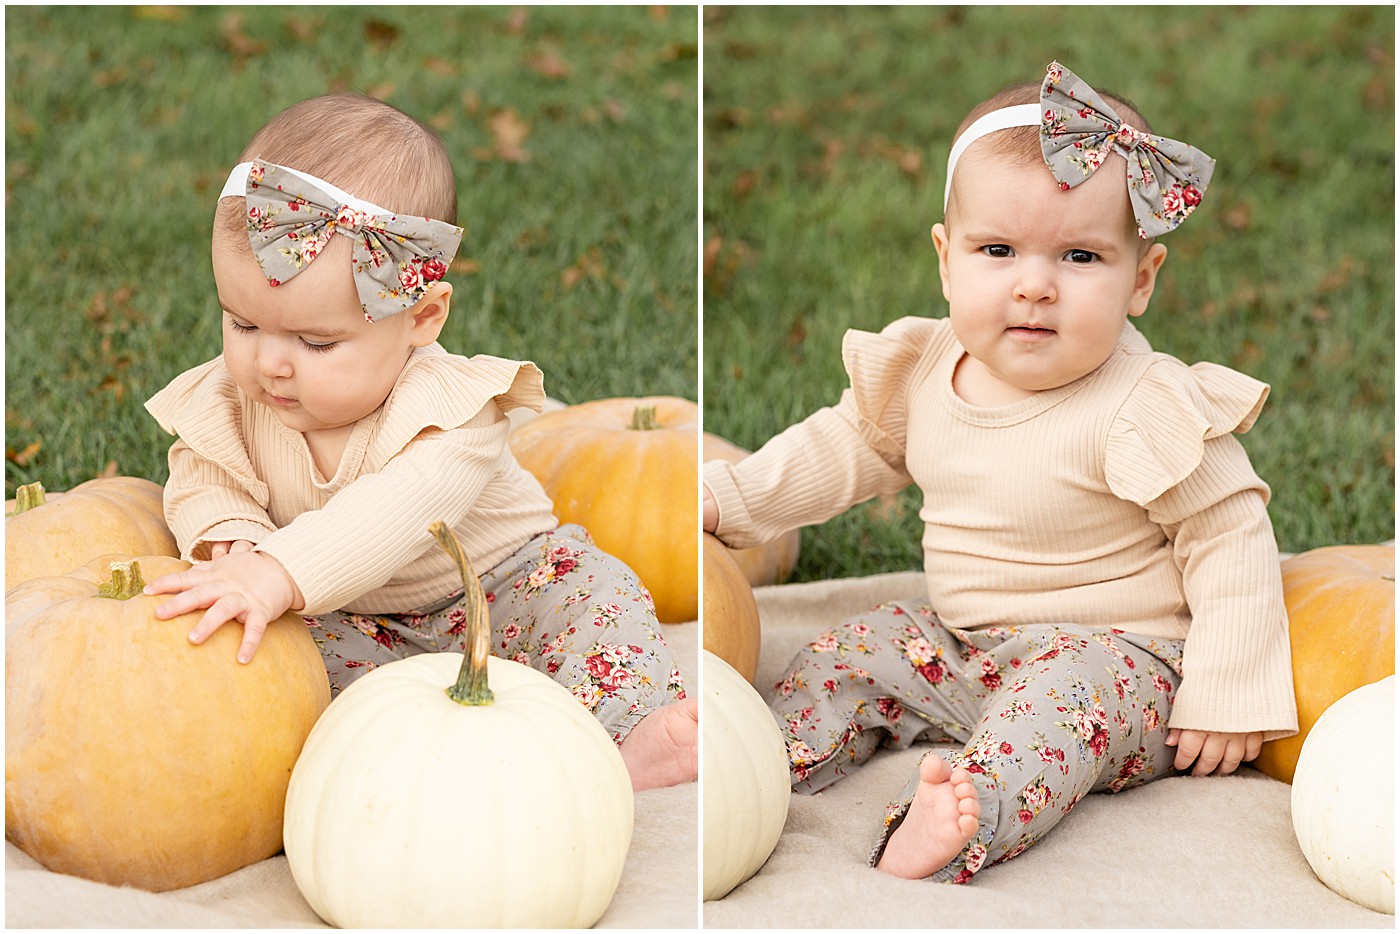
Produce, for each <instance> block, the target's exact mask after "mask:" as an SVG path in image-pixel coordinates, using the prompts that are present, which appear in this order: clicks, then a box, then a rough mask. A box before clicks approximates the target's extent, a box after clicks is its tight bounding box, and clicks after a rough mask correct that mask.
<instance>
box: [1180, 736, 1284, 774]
mask: <svg viewBox="0 0 1400 934" xmlns="http://www.w3.org/2000/svg"><path fill="white" fill-rule="evenodd" d="M1263 742H1264V734H1263V733H1259V732H1255V733H1210V732H1207V731H1205V730H1171V731H1170V732H1168V733H1167V739H1166V744H1167V745H1168V746H1175V747H1176V759H1175V761H1173V763H1172V765H1173V766H1174V767H1175V768H1178V769H1185V768H1187V767H1188V766H1190V765H1191V763H1192V762H1194V763H1196V767H1195V768H1194V769H1192V770H1191V774H1192V775H1229V774H1230V773H1231V772H1233V771H1235V769H1236V768H1238V767H1239V764H1240V763H1241V762H1248V761H1249V760H1251V759H1253V758H1254V757H1255V756H1257V755H1259V747H1260V746H1262V745H1263Z"/></svg>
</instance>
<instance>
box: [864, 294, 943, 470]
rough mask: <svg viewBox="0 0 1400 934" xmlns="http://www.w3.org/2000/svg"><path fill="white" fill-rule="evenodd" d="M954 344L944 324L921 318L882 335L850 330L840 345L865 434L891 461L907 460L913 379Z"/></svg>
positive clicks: (907, 320) (908, 320) (897, 323)
mask: <svg viewBox="0 0 1400 934" xmlns="http://www.w3.org/2000/svg"><path fill="white" fill-rule="evenodd" d="M952 340H953V331H952V328H951V327H950V326H949V324H948V321H947V319H946V318H918V317H906V318H900V319H899V320H897V321H894V322H892V323H891V324H889V325H886V326H885V328H884V329H883V330H881V331H880V333H878V334H875V333H871V332H870V331H856V330H850V331H847V332H846V335H845V337H844V338H843V339H842V341H841V359H842V361H843V362H844V364H845V366H846V373H847V375H849V376H850V379H851V395H852V396H853V398H854V400H855V408H856V412H857V413H858V414H859V416H860V423H861V424H860V428H861V433H862V435H863V436H864V437H865V439H866V441H868V442H869V443H870V444H871V445H872V446H873V447H874V448H875V449H876V450H878V451H880V452H881V453H882V454H884V455H886V456H887V457H888V456H895V457H899V458H903V456H904V437H905V425H906V421H907V414H906V402H905V400H906V397H907V395H908V389H909V383H910V378H911V377H912V376H913V374H914V373H915V371H916V370H917V369H919V367H920V364H921V363H922V362H923V361H925V360H926V359H927V358H928V357H929V355H930V353H931V352H935V351H936V350H937V348H938V347H941V346H945V345H951V343H952Z"/></svg>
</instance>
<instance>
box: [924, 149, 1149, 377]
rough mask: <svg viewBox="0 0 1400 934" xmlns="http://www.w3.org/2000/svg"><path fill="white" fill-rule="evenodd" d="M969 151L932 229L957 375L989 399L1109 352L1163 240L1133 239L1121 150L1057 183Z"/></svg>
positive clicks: (1074, 370) (1083, 366)
mask: <svg viewBox="0 0 1400 934" xmlns="http://www.w3.org/2000/svg"><path fill="white" fill-rule="evenodd" d="M976 151H977V146H976V145H975V144H974V146H973V147H972V148H971V149H969V151H968V155H969V156H972V158H968V159H965V160H964V161H961V162H959V163H958V168H957V177H956V181H955V185H956V189H955V191H956V194H955V199H956V211H955V212H954V215H953V216H952V217H951V219H950V223H949V226H948V227H944V225H942V224H939V225H937V226H936V227H934V231H933V237H934V244H935V246H936V247H937V248H938V258H939V272H940V274H941V275H942V278H943V295H944V297H945V298H947V299H948V305H949V317H950V319H951V321H952V325H953V332H954V333H955V334H956V335H957V338H958V341H959V342H960V343H961V344H962V346H963V348H964V349H965V350H966V351H967V353H968V356H967V358H965V359H964V361H963V363H962V364H961V365H960V367H959V370H960V372H959V377H960V378H964V379H967V380H971V382H969V383H968V385H970V386H977V387H981V388H982V390H985V391H982V390H979V392H978V395H980V396H982V397H983V398H985V399H989V400H992V401H988V402H983V403H980V404H999V403H1005V402H1011V401H1014V400H1016V399H1018V398H1024V397H1025V396H1028V395H1030V394H1031V393H1034V392H1038V391H1042V390H1045V389H1053V388H1055V387H1058V386H1063V385H1065V384H1066V383H1070V382H1073V381H1074V380H1076V379H1078V378H1079V377H1081V376H1084V375H1086V374H1087V373H1089V372H1091V371H1092V370H1094V369H1095V368H1096V367H1098V366H1099V364H1101V363H1103V362H1104V360H1106V359H1108V356H1109V354H1110V353H1112V351H1113V348H1114V346H1115V345H1116V344H1117V342H1118V338H1119V336H1120V335H1121V333H1122V331H1123V322H1124V321H1125V320H1126V318H1127V316H1128V315H1140V314H1142V313H1143V312H1144V311H1146V310H1147V302H1148V300H1149V299H1150V298H1151V296H1152V289H1153V287H1154V285H1155V283H1156V274H1157V269H1158V268H1159V267H1160V266H1161V263H1162V260H1163V258H1165V256H1166V248H1165V247H1163V246H1161V245H1160V244H1154V245H1152V246H1151V247H1149V248H1148V249H1147V250H1146V251H1144V250H1143V245H1142V243H1141V241H1140V240H1139V239H1138V237H1137V232H1136V228H1135V226H1134V225H1133V221H1132V213H1131V207H1130V206H1129V203H1128V191H1127V183H1126V180H1125V171H1126V163H1124V161H1123V160H1122V158H1121V157H1119V156H1116V155H1115V156H1111V157H1110V159H1109V161H1108V162H1106V163H1105V164H1104V165H1103V166H1102V167H1101V168H1100V169H1099V170H1098V171H1097V172H1095V173H1094V175H1093V176H1092V177H1091V178H1089V179H1088V180H1087V181H1084V182H1082V183H1080V184H1079V185H1078V186H1077V187H1075V188H1072V189H1070V190H1068V191H1061V190H1060V188H1059V183H1058V182H1056V181H1055V179H1054V177H1053V176H1051V174H1050V172H1049V171H1048V170H1047V169H1046V168H1045V167H1044V166H1043V165H1018V164H1016V163H1015V162H1014V161H1013V160H1011V159H1008V158H1005V157H987V156H977V155H976ZM963 371H965V372H963ZM955 385H956V383H955Z"/></svg>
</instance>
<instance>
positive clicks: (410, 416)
mask: <svg viewBox="0 0 1400 934" xmlns="http://www.w3.org/2000/svg"><path fill="white" fill-rule="evenodd" d="M544 401H545V396H544V374H543V373H541V372H540V370H539V368H538V367H536V366H535V365H534V364H533V363H530V362H528V361H521V360H506V359H503V358H501V357H492V356H488V355H486V354H479V355H477V356H475V357H463V356H459V355H458V354H451V353H448V352H447V351H445V350H443V349H442V347H441V346H439V345H437V344H433V345H431V346H429V347H423V348H419V349H418V350H415V351H414V352H413V356H412V357H411V358H410V359H409V363H408V366H407V367H405V369H404V372H403V375H402V376H400V377H399V381H398V383H397V384H396V385H395V386H394V391H393V392H391V393H390V394H389V398H388V400H387V401H386V402H385V403H384V408H383V414H382V422H381V424H380V427H379V430H378V432H377V435H376V437H375V439H374V442H373V443H372V445H371V448H370V450H369V452H368V457H367V462H370V463H377V464H383V463H384V462H386V461H387V460H388V459H389V458H390V457H393V456H394V455H395V454H397V453H398V452H399V451H401V450H402V449H403V448H404V446H405V445H407V444H408V443H409V442H410V441H412V440H413V439H414V438H415V437H417V436H418V435H419V434H420V433H421V432H423V431H424V430H425V429H428V428H438V429H442V430H444V431H450V430H452V429H454V428H460V427H462V426H464V425H466V424H467V423H468V422H471V421H472V420H473V419H476V418H478V417H479V416H482V415H483V413H485V412H486V410H488V409H490V410H491V412H490V413H489V414H492V415H494V414H496V413H500V414H501V415H503V414H504V413H506V412H509V411H510V410H512V409H518V408H526V409H531V410H533V411H536V412H538V411H540V410H541V409H542V408H543V407H544Z"/></svg>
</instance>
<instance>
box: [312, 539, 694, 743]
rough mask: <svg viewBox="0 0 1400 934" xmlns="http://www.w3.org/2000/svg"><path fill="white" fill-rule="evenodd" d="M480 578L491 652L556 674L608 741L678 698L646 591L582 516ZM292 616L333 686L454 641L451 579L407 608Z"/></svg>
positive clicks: (457, 625)
mask: <svg viewBox="0 0 1400 934" xmlns="http://www.w3.org/2000/svg"><path fill="white" fill-rule="evenodd" d="M480 580H481V586H482V589H483V590H484V591H485V592H486V599H487V602H488V603H489V604H490V608H491V609H490V612H491V654H493V655H498V656H500V657H502V658H508V659H511V660H512V661H516V662H520V663H521V664H524V665H529V666H531V667H533V668H535V669H537V670H539V671H542V672H544V673H545V674H547V675H549V676H550V677H551V678H553V679H554V680H555V681H557V682H558V683H559V684H562V685H563V686H564V687H565V688H567V689H568V690H569V691H570V692H572V693H573V695H574V697H576V698H578V700H579V702H580V703H581V704H583V705H584V706H585V707H587V708H588V709H589V710H590V711H591V712H592V713H593V715H594V716H595V717H597V718H598V721H599V722H600V723H602V724H603V726H604V727H606V728H607V730H608V732H609V733H610V734H611V735H612V737H613V740H614V741H615V742H619V743H620V742H622V739H623V737H624V736H626V735H627V733H628V732H629V731H630V730H631V729H632V727H634V726H636V724H637V723H638V722H639V721H640V720H641V719H642V718H643V717H645V716H646V715H647V714H648V713H651V712H652V711H653V710H655V709H656V708H658V707H661V706H663V705H665V704H668V703H671V702H673V701H677V700H682V699H684V697H685V690H684V687H683V685H682V684H681V676H680V672H679V671H678V670H677V669H676V666H675V663H674V661H673V660H672V657H671V650H670V649H669V648H668V647H667V646H666V641H665V639H663V638H662V636H661V631H660V630H661V626H660V624H659V623H658V622H657V620H656V610H655V608H654V606H653V605H652V600H651V594H649V593H648V592H647V590H646V588H645V587H644V586H642V582H641V581H640V580H639V579H638V578H637V575H636V574H635V573H633V571H632V570H631V569H630V568H628V567H627V565H625V564H623V563H622V562H621V561H619V560H618V559H617V558H614V557H613V556H612V555H609V554H607V553H606V552H604V551H601V550H599V549H598V547H597V546H596V545H594V544H593V540H592V539H591V538H589V535H588V532H587V531H585V530H584V529H583V528H582V527H581V526H577V525H564V526H560V527H559V528H557V529H554V530H553V531H551V532H546V533H544V534H542V535H538V536H536V537H535V538H533V539H531V540H530V541H529V542H527V543H526V544H525V545H524V546H522V547H521V548H520V549H519V550H518V551H516V552H515V554H513V555H511V556H510V557H509V558H507V559H505V560H504V561H502V562H501V563H500V564H498V565H496V566H495V567H494V568H492V569H491V570H489V571H487V572H486V573H485V574H483V575H481V578H480ZM302 618H303V619H304V620H305V621H306V624H307V626H308V627H309V628H310V630H311V635H312V638H314V639H315V641H316V645H317V647H318V648H319V649H320V650H321V658H322V660H323V661H324V662H325V663H326V672H327V674H328V676H329V677H330V682H331V693H332V695H333V696H334V695H335V694H339V693H340V691H342V690H344V689H345V688H346V687H347V686H349V684H350V683H351V682H352V681H354V680H355V679H356V678H358V677H360V676H362V675H364V674H365V673H367V672H369V671H371V670H372V669H374V668H376V667H378V666H379V665H384V664H387V663H389V662H392V661H396V660H398V659H401V658H406V657H407V656H409V655H417V654H419V653H422V652H444V651H451V652H461V651H463V650H464V644H463V639H464V637H465V629H466V611H465V609H464V608H463V601H462V595H461V592H460V590H459V591H458V593H456V594H450V595H448V596H447V597H446V598H445V599H444V600H443V601H442V602H441V603H440V604H439V605H437V606H433V607H425V608H423V609H421V610H419V611H417V612H413V613H400V614H389V615H365V614H359V613H344V612H339V611H337V612H333V613H326V614H324V615H322V616H304V617H302Z"/></svg>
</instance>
